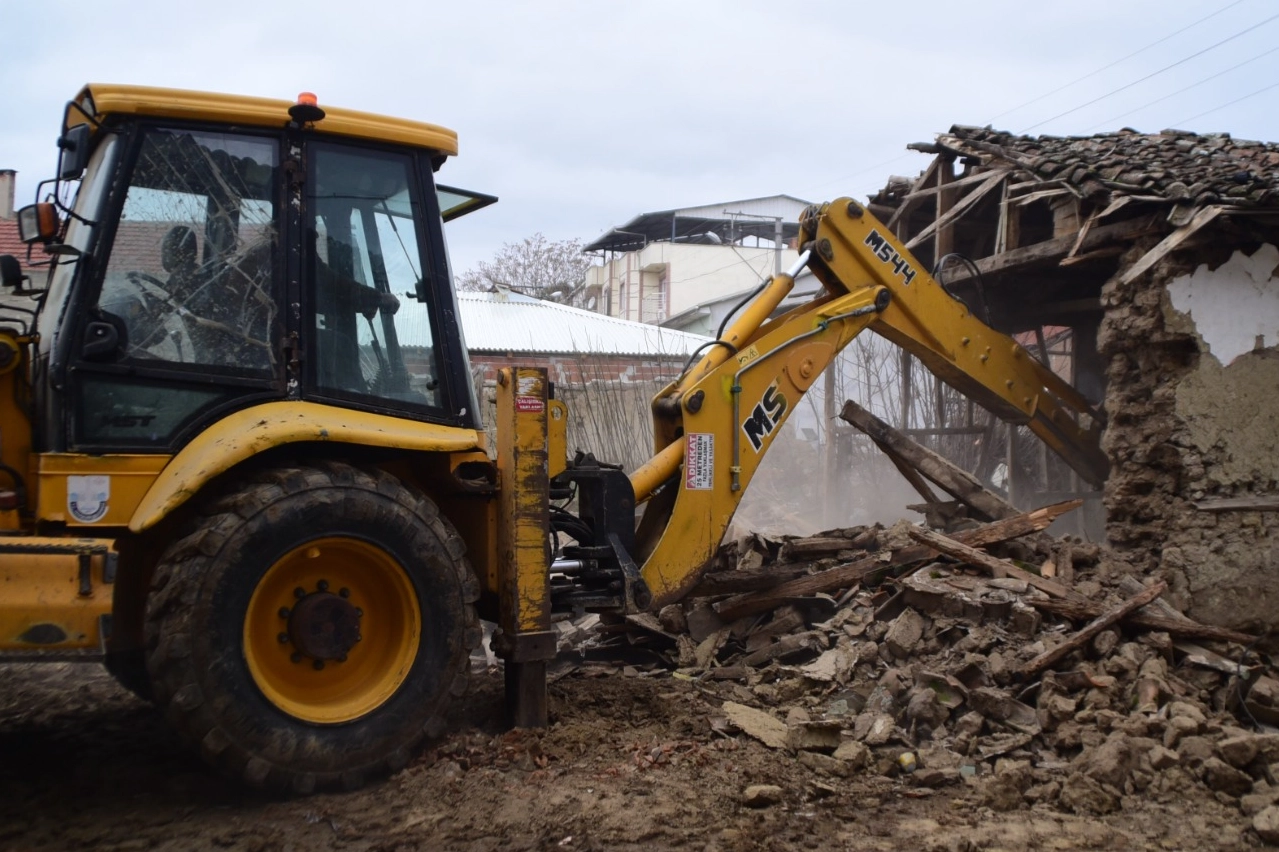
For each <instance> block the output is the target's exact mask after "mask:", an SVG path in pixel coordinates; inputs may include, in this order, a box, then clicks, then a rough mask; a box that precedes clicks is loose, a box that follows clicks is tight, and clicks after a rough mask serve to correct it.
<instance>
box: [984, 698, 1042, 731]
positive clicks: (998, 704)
mask: <svg viewBox="0 0 1279 852" xmlns="http://www.w3.org/2000/svg"><path fill="white" fill-rule="evenodd" d="M968 704H969V706H971V707H972V708H973V709H974V710H976V711H977V712H978V713H981V714H982V715H983V716H985V717H986V718H988V719H993V720H995V721H996V722H1002V723H1003V724H1005V725H1007V726H1008V727H1010V728H1012V729H1013V730H1015V731H1021V732H1022V733H1026V734H1032V735H1034V734H1038V733H1039V732H1040V730H1041V728H1040V725H1039V715H1038V714H1037V713H1036V712H1035V709H1034V708H1033V707H1030V706H1028V705H1026V704H1023V703H1021V702H1020V701H1018V700H1017V699H1015V698H1012V697H1011V696H1009V695H1005V694H1004V693H1003V692H1000V691H999V690H998V689H994V688H991V687H982V688H981V689H974V690H973V691H972V692H970V693H969V694H968Z"/></svg>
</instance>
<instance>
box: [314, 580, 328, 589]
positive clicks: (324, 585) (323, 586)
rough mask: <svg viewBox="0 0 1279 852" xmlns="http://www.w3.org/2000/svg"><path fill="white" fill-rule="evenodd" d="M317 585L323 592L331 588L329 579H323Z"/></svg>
mask: <svg viewBox="0 0 1279 852" xmlns="http://www.w3.org/2000/svg"><path fill="white" fill-rule="evenodd" d="M315 587H316V588H317V589H319V590H320V591H322V592H327V591H328V590H329V581H328V580H321V581H320V582H318V583H316V584H315Z"/></svg>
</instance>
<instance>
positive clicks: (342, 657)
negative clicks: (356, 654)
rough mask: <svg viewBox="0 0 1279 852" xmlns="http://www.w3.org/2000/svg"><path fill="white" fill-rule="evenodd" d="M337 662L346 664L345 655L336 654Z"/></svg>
mask: <svg viewBox="0 0 1279 852" xmlns="http://www.w3.org/2000/svg"><path fill="white" fill-rule="evenodd" d="M338 662H339V663H345V662H346V654H338Z"/></svg>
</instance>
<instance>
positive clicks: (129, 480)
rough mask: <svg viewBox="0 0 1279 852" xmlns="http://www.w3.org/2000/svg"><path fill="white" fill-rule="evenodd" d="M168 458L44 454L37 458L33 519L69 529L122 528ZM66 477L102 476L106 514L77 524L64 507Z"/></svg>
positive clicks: (65, 505)
mask: <svg viewBox="0 0 1279 852" xmlns="http://www.w3.org/2000/svg"><path fill="white" fill-rule="evenodd" d="M168 462H169V456H158V455H157V456H144V455H128V454H122V455H110V456H90V455H83V454H79V453H44V454H42V455H40V456H38V457H37V464H38V466H39V472H40V474H39V501H38V504H37V506H36V515H37V517H39V518H40V520H42V521H59V522H62V523H65V524H66V525H67V526H69V527H109V526H124V525H126V524H128V523H129V519H130V518H132V517H133V513H134V512H135V511H136V510H137V507H138V504H139V503H141V502H142V498H143V496H144V495H146V493H147V490H148V489H150V487H151V484H152V483H153V482H155V478H156V476H158V475H159V473H160V471H161V470H163V469H164V466H165V465H166V464H168ZM68 476H106V477H109V481H110V497H109V498H108V500H107V511H106V514H105V515H103V516H102V517H101V518H100V519H98V520H97V521H94V522H92V523H89V524H85V523H82V522H80V521H79V520H77V519H76V518H75V517H74V516H73V515H72V514H71V512H70V510H69V508H68V506H67V477H68Z"/></svg>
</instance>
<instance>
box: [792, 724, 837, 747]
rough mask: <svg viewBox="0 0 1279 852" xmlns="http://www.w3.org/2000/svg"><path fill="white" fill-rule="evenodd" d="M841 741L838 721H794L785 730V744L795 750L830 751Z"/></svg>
mask: <svg viewBox="0 0 1279 852" xmlns="http://www.w3.org/2000/svg"><path fill="white" fill-rule="evenodd" d="M842 741H843V739H842V735H841V727H840V724H839V722H836V721H833V720H832V721H826V722H796V723H795V724H792V725H789V726H788V727H787V731H786V744H787V745H789V746H790V747H791V748H792V749H794V750H795V751H823V752H832V751H834V750H835V749H837V748H839V746H840V743H841V742H842Z"/></svg>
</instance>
